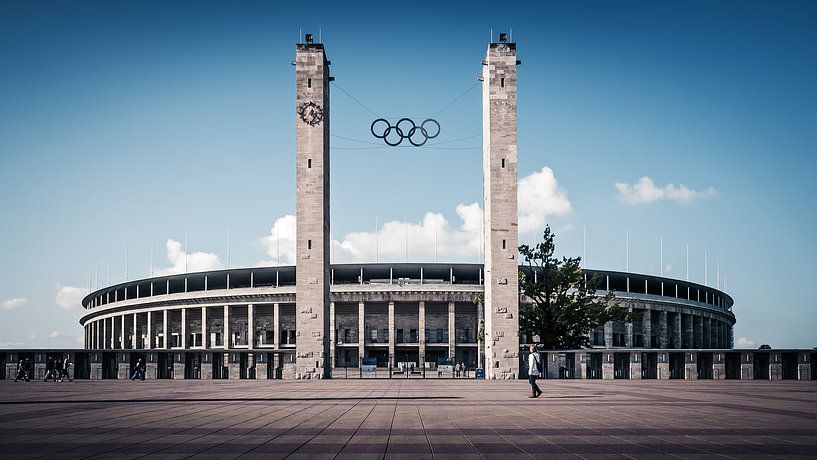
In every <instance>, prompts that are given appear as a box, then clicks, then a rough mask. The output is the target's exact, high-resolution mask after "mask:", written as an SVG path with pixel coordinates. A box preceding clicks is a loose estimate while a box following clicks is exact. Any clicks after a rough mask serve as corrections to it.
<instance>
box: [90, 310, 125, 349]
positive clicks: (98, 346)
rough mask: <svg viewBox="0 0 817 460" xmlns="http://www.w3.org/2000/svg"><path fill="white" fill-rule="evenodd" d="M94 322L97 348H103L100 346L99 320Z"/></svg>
mask: <svg viewBox="0 0 817 460" xmlns="http://www.w3.org/2000/svg"><path fill="white" fill-rule="evenodd" d="M123 320H124V317H123ZM94 324H96V332H95V334H96V337H95V343H96V348H97V349H99V348H101V347H100V339H99V320H96V321H94Z"/></svg>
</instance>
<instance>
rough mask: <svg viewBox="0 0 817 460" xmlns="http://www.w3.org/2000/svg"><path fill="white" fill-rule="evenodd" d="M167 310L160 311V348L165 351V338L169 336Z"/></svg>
mask: <svg viewBox="0 0 817 460" xmlns="http://www.w3.org/2000/svg"><path fill="white" fill-rule="evenodd" d="M167 326H168V325H167V309H165V310H162V348H164V349H165V350H167V348H168V347H167V344H168V342H167V340H168V339H167V336H168V335H170V328H169V327H167Z"/></svg>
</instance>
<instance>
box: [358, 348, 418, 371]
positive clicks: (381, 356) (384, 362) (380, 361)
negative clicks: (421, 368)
mask: <svg viewBox="0 0 817 460" xmlns="http://www.w3.org/2000/svg"><path fill="white" fill-rule="evenodd" d="M426 355H428V352H426ZM366 357H367V358H376V359H377V367H384V368H385V367H389V352H388V351H387V350H368V351H366ZM426 362H428V358H426Z"/></svg>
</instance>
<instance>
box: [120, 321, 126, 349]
mask: <svg viewBox="0 0 817 460" xmlns="http://www.w3.org/2000/svg"><path fill="white" fill-rule="evenodd" d="M119 322H120V323H121V325H122V326H121V327H120V329H119V348H120V349H122V350H124V349H125V339H127V333H126V332H125V315H122V316H120V317H119Z"/></svg>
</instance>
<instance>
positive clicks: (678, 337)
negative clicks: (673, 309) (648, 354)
mask: <svg viewBox="0 0 817 460" xmlns="http://www.w3.org/2000/svg"><path fill="white" fill-rule="evenodd" d="M681 315H682V314H681V313H680V312H678V313H676V314H675V325H674V329H675V330H674V331H673V333H674V335H675V347H674V348H684V339H683V334H682V331H683V327H682V321H681V320H682V318H683V316H681Z"/></svg>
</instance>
